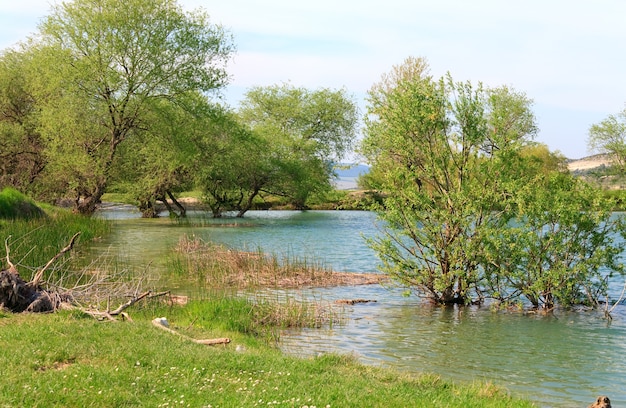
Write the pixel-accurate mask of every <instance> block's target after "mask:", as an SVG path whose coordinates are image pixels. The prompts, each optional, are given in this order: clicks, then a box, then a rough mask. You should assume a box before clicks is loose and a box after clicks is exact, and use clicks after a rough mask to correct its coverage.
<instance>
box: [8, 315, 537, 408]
mask: <svg viewBox="0 0 626 408" xmlns="http://www.w3.org/2000/svg"><path fill="white" fill-rule="evenodd" d="M194 308H195V310H196V311H197V310H198V309H197V308H198V306H197V305H196V306H195V307H194ZM152 311H153V312H157V310H155V309H152ZM160 312H165V310H161V311H160ZM184 314H185V307H182V308H181V309H180V310H179V311H177V312H174V317H170V322H171V324H173V326H174V327H177V326H180V327H179V328H180V329H181V330H183V331H185V332H186V333H189V334H192V335H194V337H197V338H210V337H215V336H220V337H221V336H224V335H228V336H230V337H231V338H232V342H231V343H230V344H228V345H226V346H221V345H220V346H205V345H200V344H196V343H193V342H191V341H188V340H186V339H184V338H181V337H178V336H175V335H172V334H170V333H167V332H165V331H162V330H159V329H157V328H155V327H153V326H152V325H151V324H150V322H149V320H148V319H144V318H137V319H135V320H134V321H133V322H115V323H114V322H98V321H96V320H94V319H93V318H91V317H89V318H86V317H81V316H80V315H79V314H78V313H76V312H59V313H56V314H48V315H17V316H8V315H5V316H4V318H2V319H0V361H1V366H2V369H1V370H2V377H3V378H2V381H1V382H0V406H3V407H16V406H23V407H26V406H28V407H129V406H142V407H164V406H183V407H254V406H284V407H303V406H308V407H312V406H316V407H327V406H331V407H359V406H363V407H365V406H366V407H427V406H437V407H530V406H532V405H531V404H530V403H528V402H524V401H520V400H515V399H513V398H511V397H509V396H508V395H506V394H504V393H503V392H501V391H499V390H498V389H496V388H495V387H493V386H490V385H484V384H482V385H464V386H459V385H455V384H452V383H448V382H444V381H442V380H441V379H439V378H437V377H435V376H431V375H420V376H411V375H407V374H402V373H399V372H396V371H391V370H386V369H380V368H375V367H371V366H364V365H361V364H358V363H357V362H356V361H355V360H354V359H353V358H351V357H349V356H336V355H326V356H321V357H317V358H309V359H299V358H294V357H288V356H285V355H283V354H281V352H280V351H279V350H276V349H275V348H272V347H269V346H267V345H264V344H262V343H259V342H258V341H257V340H255V338H254V337H251V336H248V335H242V334H240V333H237V332H227V331H223V330H214V329H212V328H211V326H212V324H211V323H210V322H206V321H204V322H200V323H198V322H197V321H196V322H195V323H192V324H191V326H193V327H192V328H190V324H189V323H190V322H189V318H187V319H185V318H184V317H183V316H182V315H184ZM177 315H178V316H177ZM219 324H221V323H218V325H219Z"/></svg>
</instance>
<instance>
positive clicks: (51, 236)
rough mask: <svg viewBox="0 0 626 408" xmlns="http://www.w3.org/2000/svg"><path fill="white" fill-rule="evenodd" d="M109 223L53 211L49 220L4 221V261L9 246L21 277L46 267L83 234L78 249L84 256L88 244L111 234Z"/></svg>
mask: <svg viewBox="0 0 626 408" xmlns="http://www.w3.org/2000/svg"><path fill="white" fill-rule="evenodd" d="M110 228H111V226H110V223H109V222H107V221H106V220H102V219H97V218H88V217H84V216H79V215H76V214H72V213H70V212H68V211H65V210H60V209H56V210H50V211H48V212H47V216H46V217H43V218H37V219H31V220H15V219H13V220H0V243H1V245H2V248H1V252H2V254H3V256H2V260H3V261H4V259H5V256H4V255H5V249H6V248H5V246H6V247H8V248H9V250H10V258H11V261H12V262H13V263H14V264H16V265H17V266H18V269H19V270H20V273H22V271H25V270H34V269H37V268H39V267H42V266H43V265H45V264H46V262H48V261H49V260H50V259H52V257H54V256H55V255H56V254H57V253H58V252H59V251H60V250H61V249H62V248H63V247H65V246H66V245H67V244H68V243H69V241H70V239H71V238H72V236H73V235H74V234H75V233H77V232H80V233H81V235H80V237H79V238H78V240H77V244H76V245H75V247H74V249H75V252H78V253H80V251H81V249H82V247H83V245H82V244H84V243H88V242H90V241H92V240H96V239H99V238H100V237H102V236H104V235H106V234H108V233H109V232H110ZM23 278H25V279H27V278H28V276H23Z"/></svg>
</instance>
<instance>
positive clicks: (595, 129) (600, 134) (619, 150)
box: [587, 109, 626, 172]
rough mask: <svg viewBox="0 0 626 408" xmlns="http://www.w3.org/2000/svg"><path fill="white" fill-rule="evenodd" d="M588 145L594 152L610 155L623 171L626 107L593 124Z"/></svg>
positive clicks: (624, 168)
mask: <svg viewBox="0 0 626 408" xmlns="http://www.w3.org/2000/svg"><path fill="white" fill-rule="evenodd" d="M587 146H588V148H589V150H590V151H592V152H597V153H605V154H608V155H610V156H611V157H612V158H613V160H614V161H615V163H616V164H617V166H618V167H619V169H620V170H621V171H622V172H623V171H624V170H626V109H624V110H623V111H621V112H620V113H618V114H617V115H609V116H608V117H607V118H606V119H604V120H603V121H601V122H600V123H597V124H594V125H592V126H591V127H590V128H589V138H588V139H587Z"/></svg>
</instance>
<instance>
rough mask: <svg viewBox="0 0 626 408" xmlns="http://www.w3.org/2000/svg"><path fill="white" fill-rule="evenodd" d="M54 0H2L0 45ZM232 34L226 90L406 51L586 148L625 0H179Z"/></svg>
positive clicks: (622, 33) (615, 107) (547, 134)
mask: <svg viewBox="0 0 626 408" xmlns="http://www.w3.org/2000/svg"><path fill="white" fill-rule="evenodd" d="M56 1H57V0H19V1H13V0H0V50H2V49H5V48H7V47H11V46H13V45H15V44H16V43H17V42H19V41H22V40H25V39H26V38H27V36H28V35H30V34H32V33H34V32H36V31H37V25H38V23H39V22H40V21H41V19H42V18H43V17H45V16H46V15H47V14H49V11H50V7H51V5H52V4H55V3H56ZM178 3H179V4H180V5H181V6H182V7H183V8H184V9H187V10H193V9H196V8H202V9H204V10H205V11H207V12H208V14H209V15H210V17H211V22H212V23H215V24H220V25H222V26H223V27H224V28H225V29H226V30H227V31H228V32H230V33H231V34H232V35H233V37H234V42H235V45H236V47H237V52H236V54H235V55H234V57H233V60H232V61H231V63H230V64H229V66H228V71H229V74H230V76H231V81H230V84H229V85H228V87H227V88H226V89H225V91H224V96H225V100H226V101H227V103H229V104H230V105H231V106H233V107H236V106H237V104H238V102H239V101H240V100H241V98H242V97H243V95H244V93H245V92H246V90H248V89H250V88H251V87H253V86H267V85H275V84H282V83H290V84H292V85H294V86H302V87H306V88H309V89H318V88H331V89H345V90H346V91H347V92H348V93H349V94H351V95H353V96H354V98H355V100H356V101H357V102H358V103H359V106H360V108H361V110H362V113H364V112H365V109H366V96H367V91H368V90H369V89H370V88H371V87H372V85H373V84H375V83H376V82H378V81H379V80H380V78H381V76H382V75H383V74H384V73H386V72H389V71H390V70H391V68H392V67H393V66H394V65H398V64H401V63H402V62H403V61H404V60H405V59H406V58H407V57H410V56H412V57H424V58H426V59H427V60H428V62H429V65H430V72H431V74H433V75H434V76H435V77H437V78H438V77H440V76H443V75H446V74H447V73H450V74H451V76H452V77H453V79H454V80H456V81H465V80H469V81H471V82H472V83H475V84H476V83H478V82H482V83H483V84H484V85H486V86H494V87H495V86H501V85H506V86H509V87H512V88H514V89H515V90H517V91H520V92H524V93H525V94H526V95H527V96H528V97H529V98H530V99H532V100H533V101H534V104H533V111H534V113H535V115H536V117H537V123H538V126H539V129H540V131H539V135H538V136H537V139H536V140H537V141H538V142H541V143H545V144H547V145H548V146H549V148H550V149H551V150H558V151H560V152H561V153H563V154H564V155H565V156H566V157H568V158H570V159H577V158H582V157H584V156H587V155H589V154H590V153H592V152H590V151H588V149H587V138H588V133H587V132H588V129H589V127H590V126H591V125H592V124H594V123H598V122H600V121H601V120H603V119H605V118H606V117H607V116H608V115H610V114H616V113H618V112H620V111H622V110H623V109H624V108H625V107H626V105H625V103H626V52H624V49H623V47H624V44H626V24H624V22H623V20H624V16H626V1H623V0H597V1H593V2H592V1H589V0H526V1H515V2H513V1H506V0H472V1H468V0H384V1H380V0H358V1H356V0H316V1H306V2H304V1H297V0H259V1H252V0H248V1H244V0H228V1H224V0H222V1H217V0H178Z"/></svg>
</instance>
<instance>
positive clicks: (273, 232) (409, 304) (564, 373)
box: [96, 207, 626, 407]
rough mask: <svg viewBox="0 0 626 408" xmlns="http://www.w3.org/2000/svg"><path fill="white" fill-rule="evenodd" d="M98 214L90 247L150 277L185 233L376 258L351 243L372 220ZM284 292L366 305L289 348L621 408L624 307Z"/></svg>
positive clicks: (278, 214) (554, 401) (294, 214)
mask: <svg viewBox="0 0 626 408" xmlns="http://www.w3.org/2000/svg"><path fill="white" fill-rule="evenodd" d="M191 215H192V216H193V215H194V214H191ZM102 216H104V217H106V218H109V219H113V220H115V221H114V222H115V227H114V229H113V234H112V235H111V237H110V239H109V240H107V241H105V242H101V243H100V244H99V245H100V247H99V249H96V250H97V251H100V253H105V252H106V253H111V254H118V255H121V256H122V257H123V258H124V259H126V260H127V261H128V262H132V263H135V264H136V265H137V266H138V267H145V266H146V265H148V264H149V265H150V269H151V271H152V272H153V273H155V274H158V273H159V269H160V268H161V267H162V265H163V263H164V262H165V260H164V257H163V255H164V254H166V253H167V251H168V250H169V249H170V248H171V247H172V246H173V245H175V244H176V242H178V239H179V238H180V237H181V236H183V235H186V234H194V235H195V236H198V237H200V238H202V239H205V240H211V241H215V242H220V243H225V244H228V245H231V246H234V247H237V248H241V249H249V250H256V249H261V250H263V251H264V252H268V253H274V254H277V255H288V256H296V257H304V258H307V259H320V260H322V261H323V262H324V264H326V265H327V266H329V267H332V268H333V269H335V270H340V271H354V272H369V271H373V270H374V269H375V267H376V263H377V262H378V261H377V258H376V256H375V255H374V254H373V253H372V251H371V250H370V249H369V248H367V246H366V245H365V243H364V241H363V239H362V237H363V236H372V235H374V234H376V233H377V230H376V227H375V217H374V215H373V214H371V213H364V212H343V211H341V212H340V211H309V212H298V211H254V212H251V213H249V214H247V217H246V218H244V219H243V220H240V219H219V220H212V219H210V218H196V220H195V221H193V222H191V223H187V224H186V223H178V222H174V221H171V220H169V219H166V218H162V219H158V220H142V219H139V218H138V217H139V214H138V213H137V212H135V211H134V209H132V208H125V207H124V208H118V209H116V210H114V211H107V212H105V213H102ZM196 216H197V215H196ZM291 295H293V296H300V297H303V298H314V299H316V300H318V301H323V302H324V301H328V302H333V301H334V300H335V299H340V298H366V299H376V300H377V302H376V303H367V304H359V305H354V306H346V308H345V310H346V313H347V314H346V317H348V320H347V321H346V324H345V325H343V326H340V327H339V326H334V327H332V328H331V329H323V330H302V331H295V332H288V333H284V334H283V336H282V348H283V349H284V350H285V351H286V352H288V353H292V354H295V355H303V356H312V355H317V354H318V353H327V352H341V353H355V354H356V355H357V356H358V357H359V359H360V360H361V361H363V362H364V363H367V364H374V365H386V366H392V367H396V368H398V369H401V370H407V371H411V372H434V373H438V374H440V375H441V376H442V377H444V378H448V379H452V380H460V381H474V380H483V381H493V382H495V383H497V384H500V385H503V386H505V387H507V388H508V389H510V390H511V391H513V392H515V393H516V394H521V395H526V396H528V397H529V398H531V399H533V400H535V401H537V402H538V403H540V404H541V405H542V406H546V407H570V406H587V405H588V404H589V403H590V402H592V401H593V400H594V398H595V397H596V395H600V394H606V395H609V396H610V397H611V399H612V401H613V403H614V406H626V362H625V361H624V359H623V356H624V354H625V352H626V350H625V344H624V339H625V338H626V337H625V335H626V327H625V322H626V312H625V311H624V306H619V307H618V308H617V309H616V311H615V313H614V315H615V320H614V321H613V323H612V324H611V325H610V326H608V325H607V322H606V321H605V320H603V319H602V316H601V315H598V314H597V313H595V312H583V313H560V314H556V315H547V316H541V315H534V316H533V315H530V316H529V315H521V314H517V313H511V314H505V313H493V312H492V311H490V310H489V309H488V308H478V307H476V308H445V307H432V306H428V305H424V304H422V303H420V302H419V300H418V299H416V298H415V297H409V298H406V297H403V296H402V293H401V291H400V290H394V289H389V290H388V289H385V288H381V287H380V286H358V287H350V288H330V289H317V290H302V291H293V292H291Z"/></svg>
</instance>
